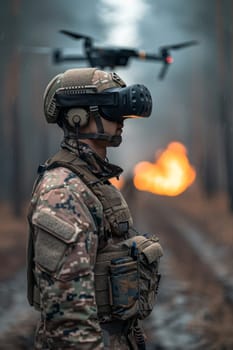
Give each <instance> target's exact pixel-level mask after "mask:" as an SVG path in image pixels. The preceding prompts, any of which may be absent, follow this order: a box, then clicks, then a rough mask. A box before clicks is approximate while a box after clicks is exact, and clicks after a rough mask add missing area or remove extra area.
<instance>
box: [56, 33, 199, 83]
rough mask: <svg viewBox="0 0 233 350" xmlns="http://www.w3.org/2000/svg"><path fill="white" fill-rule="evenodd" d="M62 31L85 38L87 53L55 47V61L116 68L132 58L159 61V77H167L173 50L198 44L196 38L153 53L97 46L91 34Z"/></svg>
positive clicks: (75, 37)
mask: <svg viewBox="0 0 233 350" xmlns="http://www.w3.org/2000/svg"><path fill="white" fill-rule="evenodd" d="M60 33H62V34H64V35H67V36H69V37H71V38H73V39H76V40H84V45H83V48H84V53H85V55H84V56H80V55H64V54H63V52H62V50H61V49H55V50H54V52H53V61H54V63H62V62H76V61H78V62H80V61H88V62H89V64H90V66H91V67H99V68H101V69H105V68H110V69H114V68H115V67H122V66H127V65H128V63H129V60H130V59H131V58H138V59H141V60H149V61H158V62H161V63H162V68H161V70H160V72H159V76H158V78H159V79H163V78H164V77H165V75H166V73H167V70H168V67H169V66H170V65H171V64H172V63H173V61H174V60H173V57H172V56H171V54H170V51H171V50H179V49H183V48H186V47H189V46H193V45H197V44H198V42H197V41H196V40H192V41H186V42H182V43H179V44H174V45H166V46H161V47H160V48H159V51H158V53H157V54H153V53H147V52H145V51H142V50H137V49H127V48H110V47H97V46H94V45H93V38H91V37H90V36H87V35H83V34H78V33H74V32H71V31H68V30H60Z"/></svg>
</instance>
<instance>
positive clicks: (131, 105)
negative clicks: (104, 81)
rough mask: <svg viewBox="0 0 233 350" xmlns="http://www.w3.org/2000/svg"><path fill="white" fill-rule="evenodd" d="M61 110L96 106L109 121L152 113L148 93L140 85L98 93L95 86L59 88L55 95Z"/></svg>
mask: <svg viewBox="0 0 233 350" xmlns="http://www.w3.org/2000/svg"><path fill="white" fill-rule="evenodd" d="M55 99H56V105H57V106H58V107H61V108H75V107H83V108H85V107H87V106H98V107H99V112H100V114H101V116H102V117H103V118H105V119H107V120H109V121H122V119H125V118H137V117H139V118H140V117H141V118H145V117H149V116H150V114H151V111H152V98H151V94H150V91H149V90H148V89H147V87H146V86H144V85H141V84H135V85H130V86H127V87H124V88H111V89H108V90H104V91H103V92H100V93H98V92H97V89H96V87H95V86H92V85H88V86H74V87H70V88H60V89H58V90H57V91H56V93H55Z"/></svg>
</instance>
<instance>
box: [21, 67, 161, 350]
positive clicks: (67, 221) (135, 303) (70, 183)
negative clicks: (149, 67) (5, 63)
mask: <svg viewBox="0 0 233 350" xmlns="http://www.w3.org/2000/svg"><path fill="white" fill-rule="evenodd" d="M151 108H152V102H151V96H150V92H149V91H148V89H147V88H146V87H145V86H143V85H140V84H137V85H132V86H128V87H126V85H125V83H124V82H123V81H122V79H121V78H120V77H119V76H118V75H117V74H116V73H106V72H104V71H101V70H98V69H96V68H82V69H81V68H79V69H71V70H68V71H66V72H64V73H62V74H59V75H57V76H56V77H55V78H54V79H52V81H51V82H50V83H49V84H48V86H47V88H46V90H45V94H44V113H45V117H46V119H47V121H48V122H49V123H57V124H58V125H59V126H60V127H61V128H62V129H63V131H64V139H63V141H62V144H61V149H60V151H59V152H58V153H57V154H56V155H55V156H53V157H52V158H51V159H49V160H48V161H47V162H46V163H45V164H44V165H40V166H39V168H38V173H39V176H38V178H37V180H36V182H35V185H34V188H33V194H32V199H31V203H30V208H29V213H28V221H29V227H30V233H29V240H28V300H29V303H30V304H31V305H33V306H34V307H35V308H36V309H37V310H38V311H40V315H41V316H40V321H39V323H38V326H37V330H36V334H35V349H38V350H39V349H43V350H45V349H56V350H60V349H63V350H64V349H73V350H75V349H77V350H90V349H95V350H100V349H110V348H111V349H121V350H124V349H145V341H144V338H143V334H142V332H141V329H140V325H139V320H140V319H144V318H145V317H146V316H147V315H148V314H149V313H150V312H151V310H152V308H153V306H154V303H155V298H156V293H157V287H158V282H159V277H160V275H159V273H158V263H159V259H160V257H161V255H162V250H161V247H160V245H159V243H158V239H157V238H156V237H155V236H154V235H150V236H146V235H141V234H138V233H136V231H135V230H134V229H133V226H132V218H131V215H130V212H129V209H128V206H127V204H126V202H125V200H124V198H123V197H122V195H121V193H120V191H118V190H117V189H116V188H115V187H114V186H112V185H111V183H110V182H109V179H111V178H113V177H118V176H119V175H120V173H121V172H122V169H121V168H120V167H118V166H116V165H113V164H110V163H109V162H108V160H107V159H106V149H107V147H110V146H114V147H115V146H119V145H120V143H121V140H122V137H121V134H122V128H123V122H124V120H125V119H126V118H131V117H133V116H138V117H139V116H140V117H148V116H149V115H150V113H151Z"/></svg>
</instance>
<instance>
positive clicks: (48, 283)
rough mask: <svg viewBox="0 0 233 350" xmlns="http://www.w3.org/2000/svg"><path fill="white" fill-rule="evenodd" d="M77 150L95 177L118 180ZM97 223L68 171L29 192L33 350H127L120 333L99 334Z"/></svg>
mask: <svg viewBox="0 0 233 350" xmlns="http://www.w3.org/2000/svg"><path fill="white" fill-rule="evenodd" d="M80 145H81V144H80ZM80 147H81V149H82V153H83V158H84V159H88V166H89V168H90V169H91V171H92V172H93V173H95V175H96V176H97V177H101V178H103V177H105V178H106V180H107V179H108V178H110V177H113V176H116V175H119V173H120V171H121V169H120V168H119V167H117V166H113V165H111V164H109V163H107V162H105V161H103V160H101V159H100V158H99V157H98V156H97V155H96V154H94V153H93V152H92V151H91V150H90V148H89V147H88V146H86V145H85V146H84V144H82V146H80ZM71 149H72V146H71ZM76 151H77V150H76ZM109 186H111V185H109ZM85 203H88V206H87V205H86V204H85ZM41 213H45V214H46V213H49V214H52V215H53V216H54V217H55V218H57V219H58V220H57V221H58V223H60V222H61V226H62V224H64V225H65V227H67V228H68V230H70V231H71V232H74V234H73V236H72V235H70V237H66V241H65V242H62V241H60V240H59V239H61V237H59V239H54V235H57V236H58V232H52V231H55V230H56V228H55V227H54V228H53V227H52V228H51V227H50V225H48V226H47V227H42V226H43V224H41V220H40V217H41ZM103 220H104V218H103V210H102V205H101V203H100V202H99V200H98V199H97V198H96V196H95V195H94V194H93V193H92V192H91V190H90V189H89V188H88V187H87V186H86V185H85V184H84V183H83V181H82V180H81V179H80V178H79V177H78V176H77V175H76V174H74V173H73V172H72V171H70V170H69V169H66V168H64V167H57V168H55V169H51V170H49V171H45V173H44V174H43V176H42V178H41V180H40V181H39V183H37V185H36V186H35V190H34V193H33V197H32V200H31V210H30V214H29V222H30V225H31V227H32V230H33V239H32V240H33V249H34V256H35V259H34V260H35V266H34V271H33V274H34V276H35V281H36V284H37V286H38V288H39V291H40V310H41V320H40V323H39V325H38V328H37V332H36V338H35V349H43V350H44V349H57V350H59V349H80V350H88V349H96V350H100V349H108V348H110V346H111V349H122V350H124V349H129V345H128V341H127V339H126V336H125V335H124V334H123V329H117V330H115V331H114V329H112V328H107V330H106V328H105V327H104V326H103V330H102V329H101V324H100V322H99V320H98V316H97V305H96V299H95V286H94V266H95V260H96V254H97V250H98V247H99V242H98V234H100V232H101V230H102V231H103V230H104V222H103ZM44 226H46V225H44ZM57 231H59V229H57ZM68 245H69V247H68V249H67V246H68ZM52 255H53V256H52ZM56 255H57V256H56ZM51 256H52V257H51ZM118 323H119V322H118ZM123 327H124V323H122V327H121V328H123ZM113 328H115V327H113ZM118 328H119V327H118ZM112 331H113V332H112ZM103 334H104V339H103ZM104 342H105V346H104Z"/></svg>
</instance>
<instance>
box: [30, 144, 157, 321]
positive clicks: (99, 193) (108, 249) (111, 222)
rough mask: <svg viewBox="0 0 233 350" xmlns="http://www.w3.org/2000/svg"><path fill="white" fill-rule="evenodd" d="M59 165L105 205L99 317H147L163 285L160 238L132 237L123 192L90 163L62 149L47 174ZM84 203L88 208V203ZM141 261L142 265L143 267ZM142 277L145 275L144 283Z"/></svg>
mask: <svg viewBox="0 0 233 350" xmlns="http://www.w3.org/2000/svg"><path fill="white" fill-rule="evenodd" d="M56 167H65V168H68V169H70V170H71V171H72V172H74V173H75V174H77V175H78V176H79V178H80V179H81V180H82V181H83V182H84V183H85V184H86V185H87V187H88V188H89V189H90V190H91V191H92V192H93V193H94V194H95V196H96V197H97V198H98V200H99V201H100V203H101V204H102V206H103V217H104V233H103V235H102V236H99V247H100V248H99V249H98V252H97V258H96V264H95V294H96V303H97V307H98V316H99V318H100V319H104V318H105V317H106V316H108V317H109V315H111V316H112V317H113V318H118V319H128V318H131V317H133V316H138V315H139V317H140V318H144V317H145V316H147V314H149V313H150V312H151V310H152V308H153V305H154V302H155V294H156V291H157V286H158V282H159V275H158V259H159V258H160V256H161V255H162V250H161V247H160V245H159V243H158V242H157V241H158V239H156V238H155V237H152V238H150V239H147V238H145V237H143V236H137V237H136V238H135V237H132V238H130V233H129V232H130V228H131V227H132V217H131V215H130V212H129V209H128V206H127V204H126V202H125V200H124V198H123V197H122V195H121V193H120V192H119V191H118V190H117V189H116V188H115V187H114V186H112V185H111V184H110V183H109V181H107V180H106V179H104V180H102V179H99V178H97V177H96V176H95V175H94V174H93V173H92V172H91V171H90V170H89V169H88V166H87V163H85V162H84V161H83V160H81V159H80V158H78V157H77V156H76V155H75V154H73V153H71V152H69V151H67V150H66V149H61V150H60V151H59V152H58V153H57V154H56V155H55V156H54V157H52V158H51V159H50V160H48V161H47V162H46V165H45V170H49V169H53V168H56ZM38 183H39V181H38V182H37V184H38ZM85 204H86V205H87V206H88V203H85ZM30 215H32V210H31V211H29V222H30ZM32 236H33V234H32V233H31V234H30V237H29V246H28V299H29V302H30V304H31V305H34V306H35V308H37V309H39V303H40V301H39V293H38V289H37V287H36V285H35V280H34V277H33V257H34V252H33V237H32ZM135 254H136V255H135ZM122 259H123V260H122ZM140 260H141V261H144V262H142V263H140ZM148 262H149V265H150V273H149V275H148V271H146V272H145V271H144V272H142V269H143V264H144V265H145V266H147V265H148ZM139 265H140V266H141V269H139ZM151 273H152V275H153V276H154V277H153V278H152V277H151V275H150V274H151ZM142 274H144V277H143V279H142V280H141V277H142ZM147 275H148V276H147ZM145 281H146V285H145ZM152 281H154V282H153V283H152ZM126 284H127V285H128V287H126ZM139 285H141V286H142V285H143V288H144V291H142V290H140V288H139ZM122 288H123V289H122ZM122 293H123V294H122ZM120 295H121V297H120ZM122 297H124V299H125V300H122ZM119 306H120V309H119ZM145 310H146V312H145Z"/></svg>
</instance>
